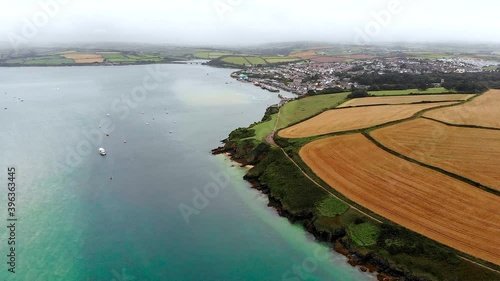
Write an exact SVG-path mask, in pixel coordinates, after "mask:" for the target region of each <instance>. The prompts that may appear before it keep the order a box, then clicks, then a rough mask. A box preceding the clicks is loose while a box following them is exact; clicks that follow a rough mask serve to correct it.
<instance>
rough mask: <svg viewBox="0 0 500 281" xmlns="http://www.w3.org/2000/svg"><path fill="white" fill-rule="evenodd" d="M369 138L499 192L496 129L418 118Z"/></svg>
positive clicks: (499, 155)
mask: <svg viewBox="0 0 500 281" xmlns="http://www.w3.org/2000/svg"><path fill="white" fill-rule="evenodd" d="M371 135H372V136H373V137H374V138H375V139H376V140H377V141H379V142H380V143H381V144H382V145H384V146H386V147H388V148H390V149H392V150H394V151H396V152H398V153H400V154H403V155H406V156H408V157H410V158H413V159H415V160H417V161H420V162H422V163H425V164H429V165H431V166H436V167H439V168H442V169H444V170H447V171H449V172H452V173H455V174H458V175H460V176H463V177H465V178H468V179H471V180H474V181H476V182H479V183H481V184H483V185H485V186H488V187H491V188H493V189H496V190H500V171H499V168H500V130H499V131H497V130H485V129H473V128H459V127H452V126H447V125H444V124H441V123H438V122H435V121H431V120H427V119H422V118H419V119H416V120H412V121H408V122H403V123H400V124H397V125H394V126H390V127H386V128H382V129H379V130H375V131H373V132H371Z"/></svg>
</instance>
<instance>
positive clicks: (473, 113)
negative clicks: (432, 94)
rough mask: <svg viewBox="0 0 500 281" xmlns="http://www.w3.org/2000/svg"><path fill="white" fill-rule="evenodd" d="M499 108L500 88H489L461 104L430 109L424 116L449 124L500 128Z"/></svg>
mask: <svg viewBox="0 0 500 281" xmlns="http://www.w3.org/2000/svg"><path fill="white" fill-rule="evenodd" d="M499 109H500V90H490V91H488V92H486V93H484V94H482V95H481V96H479V97H477V98H475V99H474V100H472V101H470V102H467V103H465V104H463V105H460V106H455V107H450V108H443V109H436V110H432V111H429V112H426V113H425V114H424V116H425V117H429V118H432V119H436V120H440V121H443V122H446V123H450V124H458V125H472V126H482V127H491V128H497V129H500V110H499Z"/></svg>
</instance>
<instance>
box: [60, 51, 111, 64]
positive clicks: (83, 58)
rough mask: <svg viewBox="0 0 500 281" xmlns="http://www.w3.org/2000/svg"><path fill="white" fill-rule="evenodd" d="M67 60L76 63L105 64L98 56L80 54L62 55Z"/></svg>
mask: <svg viewBox="0 0 500 281" xmlns="http://www.w3.org/2000/svg"><path fill="white" fill-rule="evenodd" d="M62 56H63V57H65V58H67V59H72V60H74V61H75V63H100V62H104V58H103V57H102V56H101V55H98V54H79V53H65V54H62Z"/></svg>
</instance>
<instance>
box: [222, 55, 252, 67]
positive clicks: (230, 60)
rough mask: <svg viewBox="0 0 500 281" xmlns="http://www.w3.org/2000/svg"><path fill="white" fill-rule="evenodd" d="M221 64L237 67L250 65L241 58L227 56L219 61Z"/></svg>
mask: <svg viewBox="0 0 500 281" xmlns="http://www.w3.org/2000/svg"><path fill="white" fill-rule="evenodd" d="M221 60H222V61H223V62H227V63H230V64H237V65H249V64H250V63H249V62H248V61H247V60H246V59H245V57H243V56H227V57H223V58H222V59H221Z"/></svg>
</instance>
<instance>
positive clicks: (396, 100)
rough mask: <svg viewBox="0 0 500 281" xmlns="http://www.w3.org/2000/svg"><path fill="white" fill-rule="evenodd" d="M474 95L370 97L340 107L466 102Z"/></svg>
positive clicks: (354, 100) (351, 101) (348, 102)
mask: <svg viewBox="0 0 500 281" xmlns="http://www.w3.org/2000/svg"><path fill="white" fill-rule="evenodd" d="M473 96H474V95H467V94H447V95H418V96H382V97H368V98H358V99H352V100H349V101H347V102H345V103H343V104H341V105H340V106H339V108H343V107H355V106H366V105H383V104H392V105H394V104H410V103H421V102H440V101H441V102H443V101H464V100H468V99H469V98H471V97H473Z"/></svg>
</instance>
